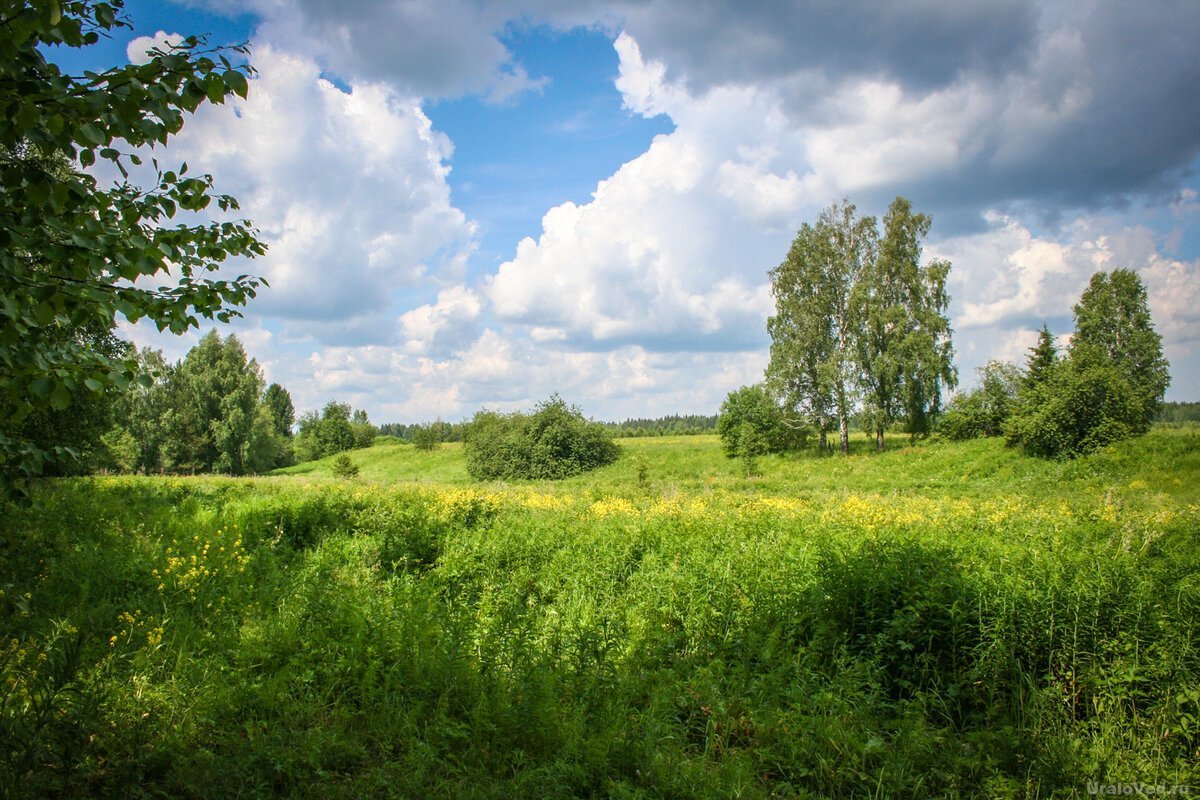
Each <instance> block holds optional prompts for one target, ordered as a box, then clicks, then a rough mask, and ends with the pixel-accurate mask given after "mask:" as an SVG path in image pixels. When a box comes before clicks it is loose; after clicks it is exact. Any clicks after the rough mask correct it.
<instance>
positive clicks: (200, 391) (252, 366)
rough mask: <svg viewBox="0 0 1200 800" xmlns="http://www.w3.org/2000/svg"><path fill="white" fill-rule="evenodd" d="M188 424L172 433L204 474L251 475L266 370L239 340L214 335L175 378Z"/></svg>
mask: <svg viewBox="0 0 1200 800" xmlns="http://www.w3.org/2000/svg"><path fill="white" fill-rule="evenodd" d="M174 377H175V380H176V382H177V387H176V392H177V397H178V398H179V399H180V400H181V401H182V404H183V408H182V410H183V412H184V413H185V414H187V415H188V424H187V425H186V426H181V427H180V428H179V429H176V430H175V431H172V433H171V435H172V438H174V439H175V440H176V443H177V445H179V446H183V447H186V448H188V449H189V450H190V456H189V458H188V461H190V462H191V463H194V464H195V467H196V469H197V470H198V471H200V472H226V473H229V474H232V475H242V474H244V473H246V472H248V471H249V470H248V465H247V461H248V458H249V447H250V437H251V431H252V429H253V427H254V421H255V417H256V414H257V411H258V405H259V401H260V398H261V396H262V390H263V387H262V383H263V381H262V371H261V370H260V369H259V366H258V362H256V361H255V360H254V359H249V360H247V358H246V351H245V349H244V348H243V347H242V344H241V342H239V341H238V339H237V337H236V336H234V335H233V334H230V335H229V336H228V337H226V338H225V339H224V340H222V338H221V335H220V334H219V333H217V331H216V330H215V329H214V330H211V331H209V332H208V333H207V334H205V335H204V337H203V338H201V339H200V342H199V344H197V345H196V346H195V347H193V348H192V349H191V350H189V351H188V353H187V355H186V356H184V358H183V361H182V362H180V365H179V369H178V370H177V371H176V372H175V374H174Z"/></svg>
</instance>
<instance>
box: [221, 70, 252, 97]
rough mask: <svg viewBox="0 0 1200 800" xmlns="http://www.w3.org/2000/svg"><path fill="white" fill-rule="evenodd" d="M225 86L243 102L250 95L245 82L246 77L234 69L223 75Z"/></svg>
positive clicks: (247, 83)
mask: <svg viewBox="0 0 1200 800" xmlns="http://www.w3.org/2000/svg"><path fill="white" fill-rule="evenodd" d="M225 85H226V86H228V87H229V90H230V91H231V92H233V93H234V94H236V95H237V96H238V97H240V98H242V99H243V100H245V99H246V96H247V95H248V94H249V93H250V84H249V82H248V81H247V80H246V76H245V75H243V74H242V73H241V72H239V71H237V70H236V69H234V70H230V71H229V72H226V73H225Z"/></svg>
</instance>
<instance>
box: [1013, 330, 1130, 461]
mask: <svg viewBox="0 0 1200 800" xmlns="http://www.w3.org/2000/svg"><path fill="white" fill-rule="evenodd" d="M1144 432H1145V413H1144V411H1143V409H1142V404H1141V402H1140V401H1139V399H1138V395H1137V392H1136V391H1135V390H1134V388H1133V387H1132V386H1131V385H1130V383H1129V380H1128V379H1127V378H1126V377H1125V376H1124V375H1123V374H1122V373H1121V372H1120V371H1119V370H1118V369H1117V368H1116V367H1115V366H1113V365H1112V364H1111V363H1109V362H1107V361H1106V360H1104V359H1101V358H1092V357H1089V355H1088V354H1087V353H1085V352H1075V353H1072V355H1071V357H1070V358H1068V359H1067V360H1066V361H1063V362H1062V363H1061V364H1059V365H1058V366H1056V367H1055V368H1054V370H1053V371H1052V372H1051V373H1050V375H1049V376H1048V377H1047V379H1046V380H1044V381H1043V382H1041V383H1039V384H1036V385H1034V386H1032V387H1030V388H1029V390H1027V391H1026V392H1025V393H1024V394H1023V395H1022V397H1021V402H1020V405H1019V406H1018V408H1017V411H1016V413H1014V414H1013V415H1012V417H1011V418H1010V419H1009V422H1008V424H1007V426H1006V427H1005V435H1006V436H1007V437H1008V440H1009V441H1010V442H1012V443H1014V444H1021V445H1022V446H1023V447H1024V448H1025V450H1026V452H1028V453H1031V454H1033V455H1037V456H1042V457H1045V458H1075V457H1077V456H1082V455H1087V454H1088V453H1092V452H1095V451H1096V450H1099V449H1100V448H1102V447H1104V446H1105V445H1108V444H1111V443H1113V442H1116V441H1120V440H1121V439H1128V438H1130V437H1131V436H1136V435H1137V434H1139V433H1144Z"/></svg>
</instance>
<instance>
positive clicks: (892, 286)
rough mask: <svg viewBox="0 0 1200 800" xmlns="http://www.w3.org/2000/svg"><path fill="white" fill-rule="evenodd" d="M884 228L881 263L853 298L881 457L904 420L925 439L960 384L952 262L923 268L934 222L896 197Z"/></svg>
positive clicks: (869, 407) (868, 400)
mask: <svg viewBox="0 0 1200 800" xmlns="http://www.w3.org/2000/svg"><path fill="white" fill-rule="evenodd" d="M883 225H884V231H883V238H882V240H881V242H880V245H879V253H878V256H877V257H876V258H875V259H874V260H873V261H872V262H870V263H869V264H868V265H867V266H866V267H865V268H864V269H863V270H862V274H861V278H860V280H859V281H858V284H857V285H856V286H855V289H854V292H853V294H852V296H851V310H852V313H853V317H854V320H855V322H856V324H857V326H858V334H859V335H858V342H857V344H858V347H857V350H858V366H859V370H860V376H861V379H862V382H863V388H864V400H865V406H866V408H865V410H866V411H867V414H868V417H869V419H870V422H871V427H872V428H873V429H874V431H875V442H876V447H877V448H878V449H879V450H882V449H883V435H884V431H885V430H886V429H887V427H888V426H889V425H890V424H891V423H892V422H894V421H896V420H897V419H899V418H901V417H904V418H906V420H907V422H908V425H909V430H910V432H911V433H912V434H913V435H914V436H915V435H916V434H918V433H925V432H927V431H928V430H929V427H930V424H931V418H932V417H934V416H936V414H937V413H938V411H939V410H940V408H941V396H942V389H943V387H951V388H952V387H953V386H954V385H955V384H956V382H957V373H956V371H955V369H954V363H953V357H954V347H953V341H952V331H951V329H950V319H949V317H948V316H947V315H946V310H947V308H948V306H949V304H950V297H949V295H948V294H947V292H946V279H947V277H948V276H949V273H950V262H948V261H941V260H936V261H932V262H930V263H929V264H927V265H924V266H923V265H922V264H921V253H922V248H923V244H922V242H923V240H924V239H925V236H926V235H928V233H929V228H930V226H931V225H932V220H931V219H930V218H929V216H927V215H925V214H918V213H914V212H913V210H912V205H911V204H910V203H909V201H908V200H906V199H905V198H903V197H897V198H896V199H895V200H894V201H892V204H891V206H890V207H889V208H888V212H887V215H886V216H885V217H884V219H883Z"/></svg>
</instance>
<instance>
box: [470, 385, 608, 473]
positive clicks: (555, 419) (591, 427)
mask: <svg viewBox="0 0 1200 800" xmlns="http://www.w3.org/2000/svg"><path fill="white" fill-rule="evenodd" d="M620 452H621V451H620V449H619V448H618V447H617V445H616V443H615V442H613V440H612V434H610V433H609V431H608V430H607V429H606V428H605V427H604V425H602V424H600V423H598V422H593V421H591V420H588V419H585V418H584V416H583V413H582V412H581V411H580V410H579V409H578V408H575V407H572V406H568V405H567V404H566V402H565V401H564V400H563V399H562V398H560V397H559V396H558V395H553V396H551V397H550V399H548V400H545V401H543V402H541V403H539V404H538V405H537V406H536V407H535V408H534V409H533V411H532V413H528V414H525V413H520V412H516V413H512V414H499V413H496V412H494V411H486V410H484V411H480V412H478V413H477V414H475V416H474V417H473V418H472V419H471V424H470V426H469V427H468V429H467V436H466V440H465V441H464V445H463V454H464V456H465V457H466V465H467V472H469V473H470V475H471V477H473V478H475V479H476V480H513V479H517V480H521V479H525V480H559V479H561V478H566V477H569V476H571V475H578V474H580V473H583V472H587V471H589V470H593V469H596V468H597V467H602V466H605V465H606V464H611V463H613V462H614V461H616V460H617V457H618V456H619V455H620Z"/></svg>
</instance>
